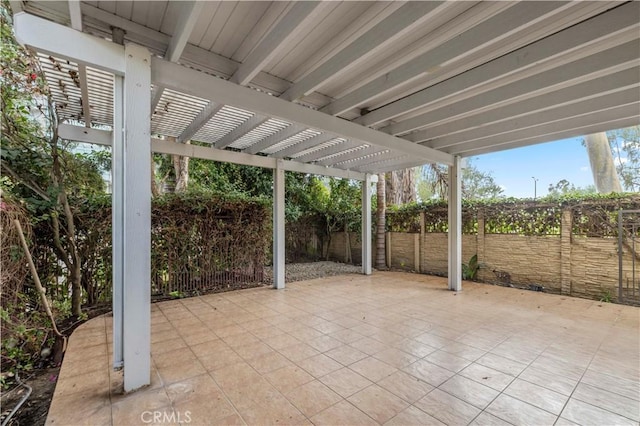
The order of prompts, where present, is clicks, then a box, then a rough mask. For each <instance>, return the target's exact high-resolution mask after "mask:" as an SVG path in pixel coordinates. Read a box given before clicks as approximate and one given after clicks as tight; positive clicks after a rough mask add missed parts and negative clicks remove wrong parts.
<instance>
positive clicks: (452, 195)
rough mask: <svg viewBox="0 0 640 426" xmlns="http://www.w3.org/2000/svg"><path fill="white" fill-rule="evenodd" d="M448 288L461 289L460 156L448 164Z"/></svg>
mask: <svg viewBox="0 0 640 426" xmlns="http://www.w3.org/2000/svg"><path fill="white" fill-rule="evenodd" d="M448 210H449V226H448V234H449V256H448V262H449V274H448V280H449V290H452V291H461V290H462V169H461V161H460V157H455V160H454V162H453V165H452V166H449V203H448Z"/></svg>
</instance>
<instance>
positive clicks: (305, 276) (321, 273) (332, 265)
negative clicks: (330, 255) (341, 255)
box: [263, 261, 362, 284]
mask: <svg viewBox="0 0 640 426" xmlns="http://www.w3.org/2000/svg"><path fill="white" fill-rule="evenodd" d="M361 272H362V267H361V266H354V265H347V264H346V263H337V262H326V261H325V262H310V263H289V264H287V265H286V272H285V281H286V282H288V283H292V282H295V281H305V280H312V279H314V278H322V277H331V276H334V275H345V274H359V273H361ZM263 282H264V283H265V284H271V283H272V282H273V271H272V269H271V267H270V266H268V267H266V268H264V281H263Z"/></svg>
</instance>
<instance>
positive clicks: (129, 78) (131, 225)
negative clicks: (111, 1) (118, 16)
mask: <svg viewBox="0 0 640 426" xmlns="http://www.w3.org/2000/svg"><path fill="white" fill-rule="evenodd" d="M150 87H151V58H150V54H149V51H148V50H147V49H145V48H143V47H140V46H136V45H132V44H129V45H127V46H126V47H125V79H124V130H125V137H124V155H125V158H124V160H125V161H124V179H125V182H124V183H125V185H124V188H125V189H124V207H125V208H124V233H123V234H124V244H123V246H124V247H123V248H124V270H123V273H124V294H123V296H124V303H123V307H124V315H123V319H124V324H126V327H124V330H123V332H124V342H123V343H124V362H125V365H124V390H125V392H129V391H132V390H135V389H138V388H140V387H142V386H145V385H148V384H149V383H150V381H151V182H150V179H151V169H150V168H151V129H150V118H151V105H150V101H149V88H150Z"/></svg>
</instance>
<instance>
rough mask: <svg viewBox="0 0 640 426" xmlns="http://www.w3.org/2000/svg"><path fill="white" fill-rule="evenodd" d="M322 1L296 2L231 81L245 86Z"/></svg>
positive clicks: (308, 18)
mask: <svg viewBox="0 0 640 426" xmlns="http://www.w3.org/2000/svg"><path fill="white" fill-rule="evenodd" d="M320 4H322V2H315V1H302V2H296V3H294V5H293V6H292V7H291V9H290V10H289V12H287V14H286V15H285V16H284V17H283V18H282V19H280V21H279V22H278V23H277V24H276V26H275V27H274V28H273V29H272V30H271V31H270V32H269V34H267V35H266V37H265V38H264V39H263V40H262V41H261V42H260V43H259V44H258V46H256V47H255V48H254V49H253V51H252V52H251V53H250V54H249V56H248V57H247V58H246V59H245V60H244V62H243V63H242V65H240V67H239V68H238V70H237V71H236V72H235V73H234V74H233V76H232V77H231V79H230V80H231V81H232V82H234V83H236V84H239V85H241V86H246V85H247V84H249V82H250V81H251V80H253V78H254V77H255V76H256V75H257V74H258V73H259V72H260V71H262V68H264V66H265V65H266V64H267V63H269V61H270V60H271V59H273V58H274V57H275V56H276V55H277V54H278V53H279V52H280V51H281V50H282V49H283V48H284V47H286V46H287V45H288V44H289V43H290V42H291V41H292V40H296V39H297V38H298V37H299V35H300V33H301V32H302V31H303V30H305V29H306V24H307V23H308V22H309V21H310V20H311V19H312V18H313V17H314V16H315V15H316V14H314V13H312V12H313V11H314V10H316V9H317V8H318V6H319V5H320Z"/></svg>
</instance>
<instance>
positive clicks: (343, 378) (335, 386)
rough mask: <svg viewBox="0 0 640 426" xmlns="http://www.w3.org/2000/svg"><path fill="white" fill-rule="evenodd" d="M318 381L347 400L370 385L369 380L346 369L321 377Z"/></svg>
mask: <svg viewBox="0 0 640 426" xmlns="http://www.w3.org/2000/svg"><path fill="white" fill-rule="evenodd" d="M320 381H321V382H322V383H324V384H325V385H327V386H329V387H330V388H331V389H332V390H333V391H334V392H336V393H337V394H339V395H340V396H342V397H343V398H348V397H350V396H351V395H353V394H354V393H356V392H358V391H360V390H362V389H364V388H365V387H367V386H369V385H371V384H372V382H371V381H370V380H367V379H366V378H364V377H362V376H361V375H359V374H358V373H356V372H354V371H352V370H350V369H349V368H347V367H344V368H341V369H339V370H336V371H334V372H331V373H329V374H327V375H326V376H323V377H321V378H320Z"/></svg>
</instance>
